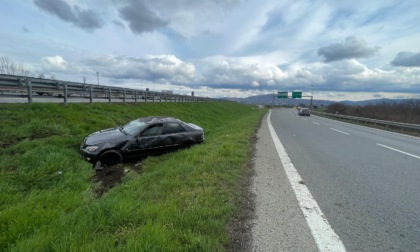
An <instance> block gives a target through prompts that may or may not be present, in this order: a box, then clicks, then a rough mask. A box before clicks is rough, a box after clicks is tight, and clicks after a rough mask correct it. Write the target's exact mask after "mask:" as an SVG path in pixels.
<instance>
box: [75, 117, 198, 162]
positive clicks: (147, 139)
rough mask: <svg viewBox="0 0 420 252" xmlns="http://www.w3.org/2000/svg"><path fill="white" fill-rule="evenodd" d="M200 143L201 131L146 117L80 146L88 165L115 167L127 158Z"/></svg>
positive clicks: (99, 134) (89, 138) (178, 122)
mask: <svg viewBox="0 0 420 252" xmlns="http://www.w3.org/2000/svg"><path fill="white" fill-rule="evenodd" d="M203 141H204V130H203V129H202V128H201V127H200V126H197V125H195V124H193V123H185V122H183V121H181V120H179V119H176V118H173V117H161V116H150V117H143V118H139V119H136V120H134V121H131V122H129V123H128V124H126V125H125V126H123V127H118V128H111V129H104V130H100V131H97V132H94V133H92V134H90V135H89V136H87V137H86V138H85V139H84V140H83V142H82V144H81V146H80V152H81V154H82V156H83V157H84V158H85V159H86V160H87V161H89V162H91V163H93V164H96V163H97V162H98V161H99V162H100V164H102V165H106V166H108V165H115V164H118V163H121V162H123V161H124V160H125V159H127V158H130V157H141V156H148V155H153V154H160V153H164V152H167V151H171V150H174V149H178V148H187V147H190V146H191V145H194V144H197V143H202V142H203Z"/></svg>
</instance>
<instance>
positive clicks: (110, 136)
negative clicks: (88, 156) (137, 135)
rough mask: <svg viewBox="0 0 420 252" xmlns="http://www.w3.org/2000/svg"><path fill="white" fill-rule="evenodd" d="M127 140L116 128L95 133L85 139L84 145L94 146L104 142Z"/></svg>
mask: <svg viewBox="0 0 420 252" xmlns="http://www.w3.org/2000/svg"><path fill="white" fill-rule="evenodd" d="M127 138H128V136H127V135H125V134H124V133H122V132H121V131H120V130H119V129H118V128H112V129H104V130H100V131H96V132H94V133H92V134H90V135H89V136H87V137H86V138H85V145H95V144H99V143H104V142H113V141H122V140H126V139H127Z"/></svg>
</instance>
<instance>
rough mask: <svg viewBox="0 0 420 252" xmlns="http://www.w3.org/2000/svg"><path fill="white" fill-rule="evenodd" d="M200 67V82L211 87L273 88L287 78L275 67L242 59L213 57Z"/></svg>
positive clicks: (201, 63) (203, 62) (202, 62)
mask: <svg viewBox="0 0 420 252" xmlns="http://www.w3.org/2000/svg"><path fill="white" fill-rule="evenodd" d="M200 65H201V68H202V73H201V79H200V81H201V83H202V84H207V85H210V86H238V87H246V86H249V85H251V86H252V87H256V86H259V87H261V86H267V85H270V86H272V85H273V84H274V83H276V82H277V81H280V80H282V79H284V78H285V77H286V74H285V73H284V72H283V71H282V70H281V69H280V68H279V67H277V66H275V65H272V64H263V63H259V62H249V61H248V60H247V59H241V58H227V57H220V56H219V57H212V58H207V59H205V60H204V61H201V62H200ZM256 83H258V85H256ZM262 84H264V85H262Z"/></svg>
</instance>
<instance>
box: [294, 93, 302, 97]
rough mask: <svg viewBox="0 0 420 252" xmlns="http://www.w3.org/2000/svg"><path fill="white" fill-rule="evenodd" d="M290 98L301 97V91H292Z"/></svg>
mask: <svg viewBox="0 0 420 252" xmlns="http://www.w3.org/2000/svg"><path fill="white" fill-rule="evenodd" d="M292 98H302V92H292Z"/></svg>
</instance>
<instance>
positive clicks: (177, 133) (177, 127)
mask: <svg viewBox="0 0 420 252" xmlns="http://www.w3.org/2000/svg"><path fill="white" fill-rule="evenodd" d="M162 135H163V144H164V145H165V148H166V149H168V150H171V149H176V148H178V147H179V146H180V145H181V144H182V143H184V142H185V140H186V138H187V132H186V130H185V128H184V127H183V126H182V125H181V124H179V123H177V122H167V123H165V125H164V127H163V133H162Z"/></svg>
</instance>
